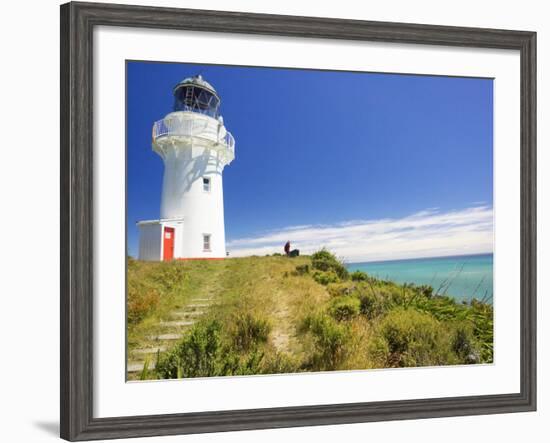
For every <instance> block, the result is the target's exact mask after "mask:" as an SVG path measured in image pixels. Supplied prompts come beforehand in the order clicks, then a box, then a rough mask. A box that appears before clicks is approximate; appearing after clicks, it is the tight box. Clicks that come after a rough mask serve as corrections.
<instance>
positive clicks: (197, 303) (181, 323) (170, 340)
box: [126, 296, 213, 379]
mask: <svg viewBox="0 0 550 443" xmlns="http://www.w3.org/2000/svg"><path fill="white" fill-rule="evenodd" d="M212 300H213V298H212V297H211V296H210V297H207V298H194V299H191V300H190V302H189V304H187V305H186V306H184V307H183V308H180V309H178V310H174V311H172V312H171V314H170V318H169V319H167V320H162V321H160V322H159V324H158V328H156V329H157V331H158V333H156V334H154V335H151V336H149V337H148V339H147V342H146V345H145V346H142V347H141V348H138V349H132V350H129V351H128V365H127V367H126V371H127V373H128V379H136V376H137V375H139V373H140V372H141V371H142V370H143V367H144V365H145V362H146V361H148V362H149V366H148V367H149V369H154V367H155V363H156V361H157V354H158V353H159V352H165V351H168V350H170V348H172V347H173V346H174V345H175V344H176V342H177V341H178V340H179V339H181V337H182V335H183V333H184V332H185V331H187V330H188V329H189V328H190V327H191V326H193V325H194V324H195V323H196V322H197V321H198V319H199V318H200V317H201V316H203V315H204V314H205V313H206V311H207V309H208V308H209V307H210V306H211V304H212Z"/></svg>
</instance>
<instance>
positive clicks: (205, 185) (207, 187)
mask: <svg viewBox="0 0 550 443" xmlns="http://www.w3.org/2000/svg"><path fill="white" fill-rule="evenodd" d="M202 190H203V191H204V192H210V178H209V177H203V178H202Z"/></svg>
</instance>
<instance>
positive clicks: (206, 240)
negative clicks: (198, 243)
mask: <svg viewBox="0 0 550 443" xmlns="http://www.w3.org/2000/svg"><path fill="white" fill-rule="evenodd" d="M202 249H203V250H205V251H210V234H202Z"/></svg>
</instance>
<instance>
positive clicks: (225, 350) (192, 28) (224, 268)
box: [61, 3, 536, 441]
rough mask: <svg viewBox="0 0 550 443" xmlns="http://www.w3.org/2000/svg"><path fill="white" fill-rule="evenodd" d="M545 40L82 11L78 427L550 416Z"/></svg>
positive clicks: (69, 357)
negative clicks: (539, 280) (543, 347)
mask: <svg viewBox="0 0 550 443" xmlns="http://www.w3.org/2000/svg"><path fill="white" fill-rule="evenodd" d="M535 45H536V34H535V33H534V32H525V31H509V30H495V29H475V28H457V27H446V26H431V25H430V26H428V25H419V24H403V23H381V22H368V21H356V20H341V19H330V18H313V17H291V16H277V15H263V14H248V13H246V14H245V13H235V12H218V11H201V10H188V9H170V8H155V7H141V6H139V7H138V6H121V5H113V4H98V3H94V4H89V3H68V4H65V5H62V6H61V437H62V438H64V439H67V440H71V441H75V440H91V439H105V438H123V437H144V436H153V435H170V434H188V433H202V432H219V431H229V430H246V429H261V428H279V427H291V426H311V425H326V424H339V423H357V422H369V421H380V420H398V419H417V418H429V417H445V416H457V415H474V414H493V413H509V412H520V411H533V410H535V409H536V286H535V282H536V203H535V202H536V189H535V184H536V176H535V171H536V140H535V134H536V130H535V129H536V127H535V125H536V118H535V116H536V85H535V78H536V46H535Z"/></svg>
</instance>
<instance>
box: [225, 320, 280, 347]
mask: <svg viewBox="0 0 550 443" xmlns="http://www.w3.org/2000/svg"><path fill="white" fill-rule="evenodd" d="M233 324H234V329H233V331H232V336H233V344H234V346H235V348H236V349H237V350H239V351H247V350H249V349H250V348H252V347H254V346H257V345H259V344H260V343H266V342H267V338H268V336H269V332H270V331H271V325H270V324H269V322H268V321H267V320H265V319H263V318H258V317H254V316H253V315H252V314H250V313H248V312H246V313H238V314H237V316H236V317H235V318H234V320H233Z"/></svg>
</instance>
